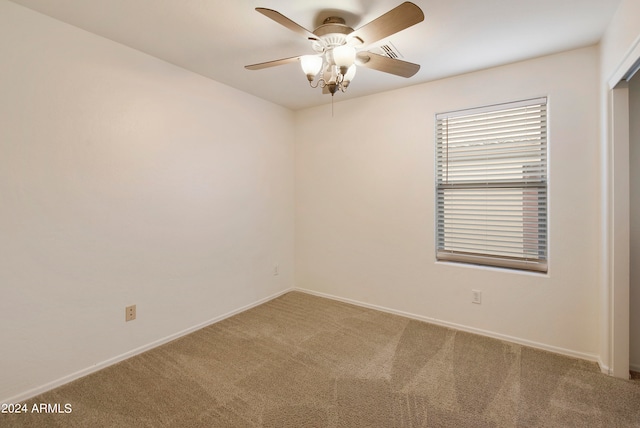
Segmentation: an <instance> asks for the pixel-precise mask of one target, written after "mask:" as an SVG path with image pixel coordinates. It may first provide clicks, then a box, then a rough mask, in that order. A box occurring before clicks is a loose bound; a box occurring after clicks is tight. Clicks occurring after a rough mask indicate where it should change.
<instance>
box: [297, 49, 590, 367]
mask: <svg viewBox="0 0 640 428" xmlns="http://www.w3.org/2000/svg"><path fill="white" fill-rule="evenodd" d="M598 65H599V64H598V50H597V48H595V47H591V48H585V49H579V50H575V51H570V52H566V53H562V54H558V55H553V56H548V57H543V58H538V59H534V60H530V61H525V62H521V63H516V64H512V65H508V66H504V67H499V68H494V69H490V70H485V71H480V72H476V73H471V74H466V75H462V76H458V77H453V78H449V79H445V80H440V81H435V82H431V83H426V84H422V85H416V86H413V87H409V88H405V89H402V90H397V91H393V92H388V93H383V94H378V95H374V96H369V97H365V98H360V99H355V100H349V101H344V102H340V103H338V104H336V105H335V117H333V118H332V117H330V108H329V107H327V106H323V107H318V108H312V109H308V110H304V111H300V112H298V113H297V121H296V136H297V143H296V180H295V186H296V286H298V287H301V288H305V289H310V290H313V291H315V292H319V293H324V294H328V295H334V296H339V297H341V298H346V299H352V300H355V301H358V302H364V303H367V304H370V305H376V306H379V307H384V308H388V309H392V310H394V311H400V312H405V313H410V314H414V315H416V316H418V317H421V318H423V319H431V320H434V321H436V322H440V323H443V324H447V325H453V326H456V327H461V328H464V329H468V330H471V331H476V332H480V333H484V334H489V335H493V336H497V337H504V338H509V339H511V340H516V341H518V342H521V343H529V344H532V345H534V346H540V347H543V348H546V349H551V350H555V351H559V352H564V353H567V354H571V355H576V356H580V357H584V358H589V359H593V360H596V359H597V358H598V345H599V330H598V309H599V305H598V304H599V300H598V299H599V288H598V287H599V282H598V273H599V267H598V260H599V259H598V257H599V246H600V241H599V232H598V230H599V229H598V226H599V199H598V190H597V189H598V186H599V172H598V163H599V139H598V135H599V126H598V117H599V116H598V115H599V103H598V91H597V88H598ZM538 96H548V97H549V170H550V175H549V179H550V187H549V192H550V193H549V194H550V211H549V227H550V232H549V237H550V244H549V257H550V260H549V274H548V275H538V274H528V273H518V272H513V271H507V270H498V269H488V268H479V267H471V266H460V265H453V264H446V263H436V262H435V250H434V247H435V244H434V240H435V237H434V185H435V184H434V115H435V114H436V113H438V112H446V111H450V110H456V109H463V108H468V107H476V106H482V105H489V104H494V103H501V102H506V101H515V100H520V99H526V98H531V97H538ZM323 130H326V132H323ZM472 289H479V290H482V292H483V301H482V305H475V304H472V303H471V297H472V293H471V290H472Z"/></svg>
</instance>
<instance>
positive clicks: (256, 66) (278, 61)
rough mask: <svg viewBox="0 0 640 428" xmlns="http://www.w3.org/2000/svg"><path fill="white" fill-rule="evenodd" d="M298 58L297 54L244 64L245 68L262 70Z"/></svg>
mask: <svg viewBox="0 0 640 428" xmlns="http://www.w3.org/2000/svg"><path fill="white" fill-rule="evenodd" d="M299 59H300V57H299V56H292V57H291V58H282V59H276V60H274V61H267V62H261V63H259V64H251V65H245V66H244V68H246V69H247V70H262V69H263V68H269V67H275V66H277V65H283V64H289V63H290V62H295V61H298V60H299Z"/></svg>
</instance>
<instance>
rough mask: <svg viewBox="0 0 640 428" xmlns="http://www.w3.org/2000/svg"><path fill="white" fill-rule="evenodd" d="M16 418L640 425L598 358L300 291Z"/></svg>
mask: <svg viewBox="0 0 640 428" xmlns="http://www.w3.org/2000/svg"><path fill="white" fill-rule="evenodd" d="M33 403H60V404H61V405H62V406H64V404H66V403H69V404H71V406H72V412H71V413H69V414H34V413H29V414H23V415H11V416H7V415H0V426H3V427H8V426H15V427H23V426H35V427H56V426H59V427H163V426H171V427H254V426H264V427H603V428H609V427H640V382H637V381H624V380H619V379H614V378H611V377H608V376H605V375H603V374H601V373H600V372H599V370H598V368H597V366H596V365H595V364H593V363H589V362H586V361H581V360H577V359H572V358H567V357H563V356H559V355H555V354H551V353H548V352H544V351H539V350H535V349H531V348H527V347H523V346H520V345H515V344H512V343H506V342H501V341H498V340H494V339H488V338H485V337H481V336H476V335H472V334H468V333H464V332H459V331H455V330H451V329H447V328H443V327H438V326H434V325H430V324H426V323H422V322H418V321H414V320H410V319H406V318H402V317H399V316H395V315H390V314H386V313H381V312H378V311H374V310H369V309H364V308H360V307H356V306H351V305H347V304H344V303H339V302H335V301H331V300H327V299H323V298H319V297H314V296H310V295H307V294H303V293H297V292H293V293H289V294H286V295H284V296H282V297H280V298H278V299H275V300H273V301H271V302H268V303H266V304H264V305H261V306H259V307H257V308H254V309H251V310H249V311H246V312H244V313H242V314H239V315H237V316H234V317H232V318H229V319H226V320H224V321H221V322H219V323H217V324H215V325H212V326H210V327H207V328H204V329H202V330H200V331H197V332H195V333H193V334H191V335H189V336H186V337H184V338H181V339H179V340H176V341H174V342H171V343H169V344H167V345H164V346H162V347H159V348H156V349H154V350H152V351H149V352H146V353H144V354H142V355H139V356H137V357H134V358H131V359H129V360H127V361H124V362H122V363H119V364H117V365H115V366H112V367H109V368H107V369H104V370H102V371H100V372H98V373H95V374H93V375H90V376H87V377H85V378H82V379H80V380H77V381H75V382H73V383H70V384H68V385H65V386H62V387H60V388H58V389H56V390H53V391H50V392H48V393H45V394H42V395H41V396H39V397H36V398H35V399H33V400H30V401H29V403H28V406H32V405H33Z"/></svg>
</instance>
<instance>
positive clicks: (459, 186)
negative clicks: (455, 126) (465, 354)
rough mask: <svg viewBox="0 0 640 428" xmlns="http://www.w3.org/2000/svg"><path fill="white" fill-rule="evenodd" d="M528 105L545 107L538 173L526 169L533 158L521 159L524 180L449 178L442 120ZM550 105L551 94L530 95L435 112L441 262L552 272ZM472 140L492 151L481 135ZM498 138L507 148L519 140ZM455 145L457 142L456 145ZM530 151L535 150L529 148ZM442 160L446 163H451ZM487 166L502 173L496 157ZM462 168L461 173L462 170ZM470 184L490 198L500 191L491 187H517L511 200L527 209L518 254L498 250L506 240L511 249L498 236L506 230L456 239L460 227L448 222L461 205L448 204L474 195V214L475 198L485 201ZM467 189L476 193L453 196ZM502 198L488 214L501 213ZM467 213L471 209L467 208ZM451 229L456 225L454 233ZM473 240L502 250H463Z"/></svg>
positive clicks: (495, 114)
mask: <svg viewBox="0 0 640 428" xmlns="http://www.w3.org/2000/svg"><path fill="white" fill-rule="evenodd" d="M523 108H524V109H526V108H533V109H534V110H535V109H536V108H539V109H540V122H539V140H538V141H539V148H538V149H532V152H531V153H535V150H539V153H540V155H539V157H540V158H541V159H540V160H539V161H538V162H537V163H534V165H535V166H534V167H535V168H539V171H538V170H536V172H534V173H533V175H532V173H531V172H528V170H527V168H528V167H531V165H530V164H529V163H525V162H524V161H522V176H523V177H522V178H519V179H514V180H513V181H504V180H497V179H490V178H486V177H485V178H484V180H482V181H481V180H475V181H474V180H466V181H460V182H456V181H455V178H454V179H452V180H451V181H449V176H448V175H449V170H450V169H452V167H451V166H450V164H451V162H450V161H449V156H450V155H449V152H448V151H447V152H446V154H445V153H443V151H444V149H445V145H446V149H447V150H448V149H449V147H450V146H451V144H450V143H449V140H450V138H449V135H448V128H447V136H446V137H444V132H442V133H441V128H442V126H441V125H442V123H443V122H442V121H445V120H446V121H447V124H448V120H449V119H462V120H465V119H466V118H468V117H470V116H474V115H480V116H482V115H488V116H489V117H504V116H506V115H507V114H506V113H505V112H507V111H510V110H514V109H523ZM548 108H549V101H548V97H547V96H544V97H538V98H531V99H525V100H520V101H514V102H506V103H500V104H493V105H488V106H482V107H476V108H470V109H463V110H455V111H450V112H444V113H437V114H436V115H435V130H434V141H435V144H434V146H435V147H434V148H435V158H434V164H435V165H434V170H435V195H434V196H435V255H436V261H439V262H440V261H442V262H456V263H464V264H471V265H482V266H489V267H497V268H508V269H516V270H522V271H533V272H537V273H548V254H549V244H548V242H549V240H548V235H549V210H548V205H549V144H548V136H549V131H548V128H549V126H548V122H549V121H548ZM503 113H504V114H503ZM534 128H535V126H534ZM487 129H490V130H495V128H489V127H488V128H487ZM487 132H489V131H487ZM483 136H484V134H483ZM451 139H454V138H451ZM454 140H455V139H454ZM514 141H515V140H514ZM473 143H475V144H476V145H477V147H481V146H486V147H488V149H487V152H489V153H491V152H490V150H491V149H492V147H490V146H489V144H486V143H484V144H483V142H482V138H480V139H479V140H474V141H473ZM473 143H472V144H467V145H468V146H472V145H474V144H473ZM495 143H496V147H497V148H498V149H500V147H501V146H500V144H505V146H506V147H509V144H514V143H513V142H508V141H507V142H506V143H505V142H501V141H500V140H499V139H498V138H496V139H495ZM531 146H532V147H534V148H535V143H534V144H531ZM453 147H455V145H454V146H453ZM467 150H473V149H467ZM468 153H470V151H467V152H465V154H468ZM527 153H528V154H530V153H529V152H527ZM445 158H446V161H444V160H443V159H445ZM513 160H515V162H513ZM476 161H477V160H476ZM518 162H520V160H518V157H517V156H514V155H510V157H509V158H508V161H507V163H508V164H510V165H511V166H512V167H513V166H514V165H516V166H517V165H518ZM443 165H446V167H445V166H443ZM454 165H455V164H454ZM443 168H446V173H445V172H444V169H443ZM466 168H467V170H466V172H464V171H463V174H469V175H473V174H475V172H472V173H469V171H471V170H473V168H471V167H466ZM454 170H455V168H454ZM488 171H490V172H493V174H490V173H488V174H487V175H494V176H496V175H497V173H500V172H502V171H501V170H500V169H499V168H498V169H496V168H495V162H494V168H493V169H490V170H488ZM457 172H458V173H459V171H457ZM536 173H539V174H540V176H539V177H538V178H537V179H535V178H536V176H535V174H536ZM444 174H446V178H443V176H444ZM511 175H513V174H511ZM525 177H527V178H525ZM529 177H533V178H534V179H533V180H531V179H530V178H529ZM445 180H446V182H445ZM527 180H530V181H531V182H528V181H527ZM470 189H477V190H484V191H485V192H486V195H485V199H486V200H489V199H491V198H490V197H489V196H487V195H491V196H495V194H492V193H491V192H498V193H499V191H498V190H495V189H501V190H505V189H512V190H511V196H510V198H512V199H511V200H510V201H511V202H512V203H513V201H516V202H517V201H521V207H520V209H521V212H522V214H521V216H520V218H521V219H522V221H521V223H522V226H521V231H520V229H519V228H518V229H517V230H516V234H517V233H519V234H520V237H519V239H520V240H521V241H522V242H521V244H520V243H518V246H520V245H521V254H518V255H517V256H513V255H508V254H507V253H506V252H505V253H503V254H497V253H499V252H500V248H499V247H500V246H501V245H507V246H506V247H504V248H507V247H508V245H511V244H513V243H512V242H508V243H507V244H505V243H504V241H501V242H502V243H496V242H498V241H500V239H496V238H504V237H503V236H501V235H500V234H502V233H503V232H496V234H494V235H491V234H486V236H485V238H484V241H482V240H481V239H477V238H465V237H462V238H459V237H458V238H456V237H455V235H456V234H457V233H458V232H456V227H455V226H448V225H447V219H451V218H452V216H453V214H452V211H453V212H456V211H457V209H454V208H449V209H447V208H446V206H447V205H449V206H453V205H454V204H458V205H459V201H460V200H462V201H463V202H468V201H469V200H472V202H471V204H472V205H471V206H472V208H468V211H469V213H471V211H476V208H474V207H475V205H473V204H475V202H473V201H475V200H476V199H477V200H481V198H480V197H479V196H477V197H474V196H468V195H472V194H473V191H472V190H470ZM489 189H494V190H489ZM447 191H449V199H450V202H446V200H447V195H446V193H447ZM464 191H468V192H471V193H468V194H467V196H458V197H459V198H462V199H460V200H456V198H457V197H456V196H452V195H454V194H455V192H464ZM518 192H522V196H521V197H519V196H515V197H514V196H513V195H514V194H517V193H518ZM507 193H509V192H508V191H507ZM464 198H467V199H466V200H465V199H464ZM451 201H453V202H451ZM501 203H502V204H504V203H505V202H500V203H499V202H496V203H495V204H493V205H490V207H493V208H488V209H487V212H489V214H495V213H499V212H500V210H501V208H496V207H499V206H500V205H501ZM527 204H529V207H528V208H527ZM463 209H467V208H463ZM447 210H448V212H447ZM457 212H461V211H457ZM462 213H463V214H466V213H464V212H462ZM531 213H533V214H531ZM476 214H477V212H476ZM469 215H471V214H469ZM487 217H488V216H487ZM532 219H534V220H532ZM454 221H455V220H454ZM472 221H478V222H479V216H478V215H476V217H475V218H473V219H472ZM449 222H451V220H449ZM533 224H535V225H536V228H534V229H532V228H531V226H532V225H533ZM487 229H490V227H488V226H486V225H485V229H482V228H480V230H484V231H485V233H486V232H487ZM451 230H453V232H452V231H451ZM475 232H477V231H476V230H473V229H472V232H471V233H472V234H475V235H478V233H475ZM447 234H448V235H449V237H448V238H447V236H446V235H447ZM487 237H488V238H489V239H487ZM491 238H493V239H494V240H495V241H492V240H491ZM456 239H460V240H461V242H462V244H460V246H459V248H456V246H457V245H458V244H455V243H454V244H451V245H446V244H445V243H446V241H447V240H448V241H449V242H452V241H455V240H456ZM472 242H473V243H474V244H475V243H481V242H483V243H484V244H485V248H487V247H490V246H491V244H492V243H493V244H494V245H496V248H497V249H495V250H485V251H484V252H483V251H481V250H478V249H477V248H478V247H476V248H475V249H474V250H473V251H471V252H465V251H462V249H465V247H469V246H470V245H471V244H470V243H472ZM512 248H513V247H512ZM492 251H493V254H492ZM509 251H511V249H509ZM513 251H514V253H518V251H517V250H513ZM534 253H535V254H537V256H532V255H531V254H534Z"/></svg>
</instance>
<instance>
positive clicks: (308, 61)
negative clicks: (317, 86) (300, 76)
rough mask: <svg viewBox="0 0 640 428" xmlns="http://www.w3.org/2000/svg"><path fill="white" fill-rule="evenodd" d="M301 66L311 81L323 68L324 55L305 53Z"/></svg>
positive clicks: (301, 58)
mask: <svg viewBox="0 0 640 428" xmlns="http://www.w3.org/2000/svg"><path fill="white" fill-rule="evenodd" d="M300 66H301V67H302V71H304V74H306V75H307V79H309V80H310V81H311V80H313V78H314V77H315V76H316V74H318V72H319V71H320V68H322V57H320V56H318V55H303V56H301V57H300Z"/></svg>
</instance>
